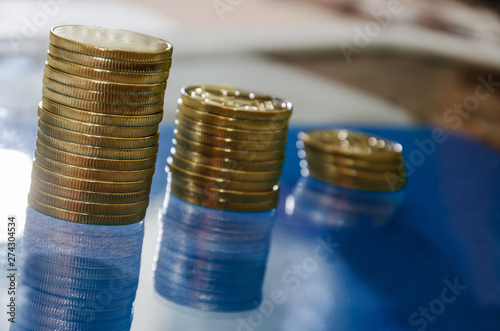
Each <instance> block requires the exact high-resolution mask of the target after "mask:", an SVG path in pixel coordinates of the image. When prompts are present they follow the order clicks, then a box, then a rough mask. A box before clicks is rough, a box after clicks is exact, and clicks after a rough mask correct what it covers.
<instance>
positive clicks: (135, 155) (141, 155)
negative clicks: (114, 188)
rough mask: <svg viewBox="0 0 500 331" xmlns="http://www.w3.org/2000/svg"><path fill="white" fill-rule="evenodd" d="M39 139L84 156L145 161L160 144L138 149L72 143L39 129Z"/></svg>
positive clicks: (54, 146) (155, 152) (43, 142)
mask: <svg viewBox="0 0 500 331" xmlns="http://www.w3.org/2000/svg"><path fill="white" fill-rule="evenodd" d="M38 140H39V141H40V142H41V143H42V144H44V145H46V146H49V147H52V148H55V149H57V150H60V151H63V152H68V153H73V154H77V155H82V156H91V157H95V158H99V159H112V160H118V161H124V160H140V161H142V162H144V161H145V159H149V158H151V157H154V156H156V154H157V153H158V145H154V146H151V147H144V148H136V149H125V148H106V147H98V146H91V145H83V144H79V143H72V142H69V141H65V140H61V139H58V138H54V137H51V136H49V135H47V134H45V133H43V132H41V131H38Z"/></svg>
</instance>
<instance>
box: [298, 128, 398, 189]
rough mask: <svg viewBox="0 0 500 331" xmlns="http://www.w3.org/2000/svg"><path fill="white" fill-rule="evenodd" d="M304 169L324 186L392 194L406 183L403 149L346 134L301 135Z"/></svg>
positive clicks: (356, 135)
mask: <svg viewBox="0 0 500 331" xmlns="http://www.w3.org/2000/svg"><path fill="white" fill-rule="evenodd" d="M299 138H300V139H301V140H302V142H303V150H304V152H305V155H304V156H305V159H306V161H307V164H306V165H304V166H307V169H308V171H309V173H310V174H311V176H313V177H315V178H317V179H319V180H322V181H324V182H327V183H330V184H333V185H336V186H340V187H346V188H353V189H359V190H364V191H395V190H399V189H401V188H402V187H403V186H404V185H405V183H406V175H405V168H404V158H403V154H402V153H403V148H402V146H401V145H400V144H398V143H396V142H393V141H390V140H388V139H384V138H380V137H376V136H373V135H365V134H363V133H360V132H352V131H348V130H324V131H312V132H308V133H301V135H300V137H299Z"/></svg>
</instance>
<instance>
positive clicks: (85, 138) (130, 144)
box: [38, 120, 160, 149]
mask: <svg viewBox="0 0 500 331" xmlns="http://www.w3.org/2000/svg"><path fill="white" fill-rule="evenodd" d="M38 129H39V130H40V131H42V132H43V133H45V134H47V135H49V136H52V137H54V138H58V139H62V140H66V141H69V142H73V143H78V144H84V145H91V146H98V147H108V148H118V149H121V148H124V149H135V148H144V147H151V146H154V145H156V144H158V139H159V137H160V135H159V133H156V134H155V135H151V136H148V137H141V138H115V137H103V136H94V135H89V134H85V133H80V132H75V131H70V130H66V129H62V128H58V127H57V126H53V125H50V124H47V123H45V122H42V121H41V120H38Z"/></svg>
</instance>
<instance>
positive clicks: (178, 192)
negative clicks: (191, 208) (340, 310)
mask: <svg viewBox="0 0 500 331" xmlns="http://www.w3.org/2000/svg"><path fill="white" fill-rule="evenodd" d="M170 190H171V192H172V194H173V195H175V196H176V197H177V198H179V199H182V200H184V201H186V202H189V203H193V204H195V205H199V206H202V207H206V208H213V209H221V210H227V211H239V212H260V211H267V210H271V209H274V208H276V207H277V206H278V199H275V200H270V201H264V202H235V201H225V200H218V199H210V198H207V197H206V196H203V195H197V194H193V193H191V192H189V191H186V190H183V189H181V188H179V187H178V186H171V187H170Z"/></svg>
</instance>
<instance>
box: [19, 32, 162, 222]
mask: <svg viewBox="0 0 500 331" xmlns="http://www.w3.org/2000/svg"><path fill="white" fill-rule="evenodd" d="M171 57H172V46H171V45H170V44H169V43H168V42H166V41H164V40H161V39H157V38H154V37H150V36H146V35H142V34H138V33H134V32H129V31H124V30H118V29H113V28H105V27H97V26H79V25H63V26H58V27H55V28H53V29H52V30H51V33H50V45H49V52H48V56H47V62H46V66H45V72H44V78H43V84H44V86H43V99H42V102H41V103H40V104H39V108H38V118H39V122H38V129H39V130H38V139H37V142H36V151H35V161H34V165H33V172H32V184H31V190H30V194H29V198H28V202H29V205H30V206H31V207H32V208H33V209H35V210H37V211H39V212H42V213H44V214H46V215H48V216H52V217H56V218H60V219H63V220H67V221H73V222H81V223H91V224H108V225H117V224H128V223H134V222H139V221H141V220H142V219H143V218H144V216H145V213H146V208H147V206H148V199H149V191H150V187H151V179H152V176H153V173H154V165H155V162H156V155H157V152H158V137H159V135H158V125H159V123H160V121H161V119H162V116H163V99H164V93H165V88H166V81H167V78H168V75H169V69H170V66H171Z"/></svg>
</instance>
